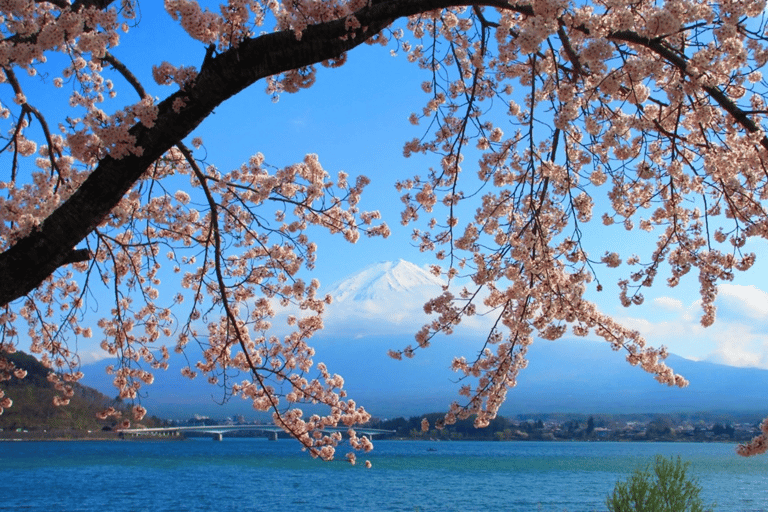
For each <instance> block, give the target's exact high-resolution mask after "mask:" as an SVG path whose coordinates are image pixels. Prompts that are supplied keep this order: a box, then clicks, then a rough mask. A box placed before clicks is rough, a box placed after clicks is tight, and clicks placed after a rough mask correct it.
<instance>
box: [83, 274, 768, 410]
mask: <svg viewBox="0 0 768 512" xmlns="http://www.w3.org/2000/svg"><path fill="white" fill-rule="evenodd" d="M444 285H445V283H444V282H443V281H441V280H440V279H439V278H437V277H435V276H434V275H432V274H431V273H429V272H428V271H427V270H426V269H424V268H422V267H419V266H417V265H414V264H412V263H409V262H407V261H403V260H400V261H397V262H381V263H377V264H374V265H371V266H369V267H367V268H365V269H363V270H362V271H360V272H358V273H355V274H353V275H351V276H349V277H348V278H346V279H344V280H342V281H340V282H338V283H337V284H335V285H334V286H332V287H331V288H330V289H329V290H328V291H327V293H330V294H331V295H332V296H333V298H334V301H333V303H332V304H331V305H329V306H328V308H327V310H326V314H325V317H324V318H325V320H324V322H325V329H324V330H323V331H321V332H320V333H318V334H317V335H316V336H315V337H314V338H313V339H312V340H310V344H311V345H312V346H313V347H314V348H315V349H316V355H315V358H314V359H315V361H316V362H319V361H323V362H324V363H325V364H326V365H327V366H328V369H329V371H331V372H332V373H339V374H340V375H342V376H343V377H344V379H345V386H344V387H345V389H346V390H347V392H348V394H349V397H350V398H353V399H354V400H355V401H356V402H358V403H359V404H361V405H364V406H365V407H366V409H367V410H369V411H370V412H371V413H372V414H374V415H377V416H380V417H394V416H409V415H418V414H423V413H426V412H433V411H444V410H446V409H447V407H448V405H449V404H450V402H451V401H453V400H456V399H457V398H458V394H457V392H458V388H459V384H457V382H456V381H457V377H458V375H457V374H455V373H453V372H451V370H450V364H451V360H452V358H453V357H454V356H465V357H467V359H470V358H472V357H474V356H476V355H477V352H478V351H479V350H480V348H481V347H482V342H483V340H484V339H485V336H486V334H487V331H486V329H483V328H482V326H481V325H480V324H474V325H470V326H469V327H463V328H461V329H458V330H457V331H456V332H455V333H454V334H453V335H451V336H441V337H438V338H437V339H435V340H433V343H432V346H430V347H429V348H427V349H424V350H421V349H420V350H417V354H416V357H415V358H413V359H405V360H402V361H395V360H393V359H391V358H390V357H389V356H388V355H387V351H388V350H389V349H401V348H403V347H405V346H406V345H414V344H415V343H414V334H415V333H416V331H417V330H418V329H419V328H420V327H421V326H422V325H423V324H424V323H425V322H427V321H429V317H428V316H427V315H426V314H425V313H424V310H423V305H424V303H425V302H426V301H427V300H429V299H430V298H432V297H435V296H437V295H439V294H440V293H442V291H443V287H444ZM274 324H275V325H276V326H277V325H279V319H276V321H275V322H274ZM188 355H189V357H190V359H192V358H193V357H194V354H188ZM528 358H529V365H528V368H526V369H524V370H523V371H521V373H520V376H519V380H518V386H517V387H515V388H513V389H511V390H510V391H509V393H508V395H507V401H506V403H505V404H504V406H502V409H501V411H500V413H501V414H504V415H513V414H534V413H549V412H564V413H566V412H574V413H585V414H591V413H633V412H642V413H646V412H658V413H661V412H665V413H669V412H706V411H729V412H753V411H755V410H756V409H759V408H760V407H761V405H763V404H764V403H765V395H764V390H765V389H768V370H758V369H754V368H735V367H730V366H725V365H718V364H713V363H708V362H696V361H691V360H687V359H683V358H681V357H677V356H674V355H671V356H670V357H669V359H668V363H669V364H670V366H672V367H673V368H674V369H675V371H676V372H678V373H681V374H682V375H684V376H685V377H686V378H687V379H688V380H689V381H690V382H691V384H690V386H689V387H687V388H684V389H679V388H669V387H666V386H662V385H660V384H658V383H657V382H656V381H655V380H654V379H653V378H652V377H651V376H650V375H648V374H646V373H644V372H643V371H642V370H640V369H639V368H636V367H631V366H629V365H628V364H627V362H626V361H625V360H624V357H623V355H622V354H620V353H615V352H613V351H612V350H611V348H610V346H609V345H608V344H606V343H603V342H597V341H590V340H583V339H578V340H569V339H562V340H559V341H544V340H536V341H535V343H534V344H533V345H532V346H531V347H530V349H529V352H528ZM173 363H174V361H172V366H171V369H169V370H168V371H167V372H162V373H160V374H159V375H156V378H155V384H153V385H152V386H150V387H148V388H147V391H148V397H147V398H146V399H144V400H143V403H144V404H145V405H146V406H147V407H148V408H149V409H150V410H151V413H152V414H157V415H159V416H164V417H189V416H191V415H192V414H194V413H199V414H205V415H208V416H213V417H223V416H227V415H233V414H244V415H246V416H247V417H251V416H253V415H254V413H253V410H252V409H251V408H250V405H249V404H248V403H247V402H245V401H242V400H239V399H238V400H233V401H231V402H228V403H226V404H225V405H218V404H216V401H217V399H218V398H219V396H217V393H219V395H220V394H221V393H220V392H219V390H217V388H215V387H212V386H209V385H207V384H206V383H205V381H204V379H200V378H198V379H196V380H195V381H189V380H187V379H185V378H183V377H182V376H181V375H180V373H179V368H180V367H181V366H183V365H185V364H186V363H183V364H182V363H180V362H179V361H175V363H176V364H173ZM103 366H104V363H102V364H101V365H99V364H94V365H89V366H87V367H84V368H83V371H84V372H85V373H86V378H85V379H84V382H83V383H84V384H86V385H89V386H92V387H95V388H97V389H99V390H100V391H102V392H104V393H107V394H108V395H109V394H114V390H113V389H112V388H111V384H110V379H109V377H108V376H106V375H105V374H104V370H103ZM763 412H764V411H763Z"/></svg>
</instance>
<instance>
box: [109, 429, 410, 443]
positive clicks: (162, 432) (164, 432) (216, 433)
mask: <svg viewBox="0 0 768 512" xmlns="http://www.w3.org/2000/svg"><path fill="white" fill-rule="evenodd" d="M347 430H349V427H328V428H325V429H323V431H325V432H346V431H347ZM354 430H355V432H357V433H358V434H362V435H367V436H370V437H373V436H375V435H379V434H393V433H395V431H394V430H381V429H376V428H355V429H354ZM245 431H256V432H264V433H265V434H266V435H267V437H268V438H269V439H271V440H272V441H277V434H278V432H285V431H284V430H283V428H282V427H279V426H277V425H202V426H189V427H181V426H180V427H157V428H123V429H117V432H118V433H119V434H121V435H123V436H125V435H128V436H132V437H138V436H158V437H167V436H178V435H179V434H181V433H183V432H201V433H204V434H210V435H211V436H212V437H213V440H214V441H221V440H222V439H223V438H224V434H226V433H227V432H245Z"/></svg>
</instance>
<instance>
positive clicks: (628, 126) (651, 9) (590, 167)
mask: <svg viewBox="0 0 768 512" xmlns="http://www.w3.org/2000/svg"><path fill="white" fill-rule="evenodd" d="M764 8H765V2H764V1H759V0H758V1H755V2H748V3H744V4H739V5H738V6H736V4H734V3H727V4H712V3H707V2H703V1H697V0H691V1H678V0H669V1H665V2H638V3H634V4H631V5H629V4H626V3H619V2H600V3H593V4H584V5H580V6H569V5H568V4H567V3H565V2H558V1H535V2H531V3H530V5H527V4H523V5H515V6H510V7H509V8H508V9H504V8H497V9H489V8H482V7H479V8H478V7H474V8H473V9H466V8H462V7H459V8H450V9H443V10H441V11H432V12H430V13H422V14H419V15H414V16H412V17H411V18H410V19H409V22H408V25H407V28H408V30H409V31H410V32H411V33H412V36H413V38H414V39H415V40H416V41H415V42H414V43H403V44H402V45H401V47H402V48H403V51H405V53H406V54H407V58H408V60H409V61H411V62H414V63H416V64H417V65H419V66H420V67H421V68H423V69H425V71H426V75H427V76H429V77H431V78H430V80H429V81H427V82H425V83H424V84H422V90H423V91H424V93H425V94H426V98H425V100H424V104H425V106H424V108H423V109H422V110H421V113H420V114H417V113H414V114H412V115H411V117H410V121H411V122H412V123H413V124H416V125H419V124H423V125H426V126H429V129H428V130H429V131H427V132H425V133H424V135H423V136H422V137H421V138H416V139H413V140H411V141H410V142H407V143H406V144H405V147H404V151H403V152H404V155H405V156H406V157H408V156H410V155H412V154H417V153H425V154H426V153H434V154H435V155H436V157H437V158H439V160H440V167H439V168H437V169H434V170H431V172H430V173H429V174H428V175H427V176H426V177H424V176H421V177H419V176H417V177H414V178H412V179H406V180H402V181H400V182H399V183H398V188H399V190H400V191H401V192H402V200H403V203H404V208H403V213H402V222H403V224H412V223H413V224H416V226H414V241H415V242H416V243H417V244H418V245H419V247H420V248H421V250H422V251H433V252H434V253H435V257H436V259H437V260H438V262H439V263H442V265H438V266H435V267H434V268H435V269H436V270H435V271H436V272H437V273H438V274H442V275H444V276H446V277H447V278H448V279H449V280H450V282H451V283H454V282H455V281H456V280H455V278H454V276H456V275H462V276H466V277H468V278H470V279H471V282H470V284H468V285H461V284H456V286H457V287H459V288H461V290H460V292H459V293H453V292H452V291H446V292H444V293H443V294H442V295H441V296H439V297H435V298H434V299H433V300H430V301H429V302H428V303H427V304H426V305H425V312H426V313H428V314H431V315H432V320H431V321H430V323H428V324H427V325H425V326H424V327H423V329H422V330H421V331H420V332H418V333H417V334H416V342H417V344H416V346H407V347H405V348H402V349H400V350H391V351H390V355H391V356H392V357H395V358H401V357H403V356H406V357H414V355H415V354H416V353H417V351H418V350H420V349H424V348H426V347H428V346H429V345H430V342H431V341H432V340H433V339H434V338H435V337H436V336H438V335H440V334H441V333H442V334H450V333H452V332H453V331H454V330H455V329H456V326H457V325H459V324H460V323H461V322H462V321H464V320H465V319H467V318H468V317H472V316H475V315H478V314H482V315H483V316H485V317H489V316H490V317H491V318H493V319H494V321H493V322H492V323H491V326H490V328H489V330H488V332H487V335H486V336H485V341H484V344H483V348H482V350H481V351H480V353H479V355H477V356H476V357H473V358H471V359H468V358H465V357H457V358H455V359H454V360H453V363H452V368H453V370H454V371H455V372H457V373H458V375H459V379H460V381H461V387H460V389H459V395H460V398H461V399H460V400H459V401H457V402H455V403H454V404H453V405H452V406H451V408H450V410H449V411H448V413H447V414H446V417H445V422H446V423H451V422H453V421H456V420H457V419H460V418H467V417H469V416H470V415H476V418H477V419H476V424H477V425H479V426H482V425H486V424H488V422H489V421H490V420H491V419H492V418H494V417H495V415H496V413H497V411H498V407H499V406H500V405H501V403H502V402H503V401H504V400H505V398H506V393H507V390H508V389H509V388H510V387H513V386H515V385H516V383H517V376H518V372H519V371H521V370H522V369H523V368H525V366H526V364H527V359H526V358H527V351H528V347H529V346H530V345H531V344H532V343H534V342H535V339H536V338H537V337H539V338H544V339H558V338H561V337H563V336H564V335H566V334H567V333H568V332H569V331H570V332H572V333H573V334H574V335H576V336H588V335H590V334H594V335H597V336H599V337H601V338H603V339H605V340H606V341H607V342H608V343H609V344H610V346H611V347H612V348H613V349H614V350H621V351H623V352H624V353H625V355H626V359H627V361H628V363H629V364H631V365H638V366H640V367H641V368H643V369H644V370H646V371H647V372H649V373H651V374H653V375H654V376H655V378H656V379H657V380H659V381H660V382H662V383H665V384H668V385H674V386H685V385H686V384H687V381H686V380H685V378H684V377H682V376H680V375H677V374H675V373H674V371H672V369H670V368H669V367H667V366H666V364H665V363H664V360H665V358H666V354H667V353H666V349H665V348H664V347H660V348H652V347H648V346H647V345H646V343H645V340H644V339H643V338H642V336H641V335H640V333H638V332H636V331H633V330H631V329H628V328H626V327H624V326H622V325H621V324H620V323H618V322H616V321H615V320H613V319H612V318H610V317H609V316H607V315H605V314H603V313H601V312H600V311H599V310H598V308H597V307H596V305H595V304H594V303H592V302H590V301H587V300H586V299H585V294H586V292H587V291H589V290H592V289H594V290H596V291H601V290H603V289H604V286H603V283H601V282H600V268H601V267H608V268H616V269H628V270H627V271H626V272H627V274H628V275H627V276H626V277H623V278H621V279H620V280H619V281H618V283H617V287H616V290H617V291H618V293H617V295H618V299H619V301H620V302H621V303H622V304H623V305H624V306H627V307H631V306H632V305H637V304H642V303H643V300H644V296H643V293H642V290H643V288H647V287H650V286H652V285H654V284H655V283H656V282H657V280H658V279H657V278H660V279H662V282H663V281H664V280H666V283H667V284H668V285H669V286H676V285H677V284H678V283H680V282H681V280H683V279H685V278H686V276H687V274H689V273H692V272H695V273H697V274H698V283H699V286H700V295H701V308H702V316H701V323H702V325H703V326H709V325H711V324H712V323H713V322H714V321H715V316H716V310H715V306H714V301H715V298H716V296H717V285H718V283H720V282H723V281H729V280H731V279H733V276H734V273H735V272H736V271H737V270H738V271H744V270H747V269H749V268H750V267H751V266H752V265H753V263H754V261H755V258H756V256H755V255H754V254H753V253H751V252H748V251H746V250H745V247H746V244H747V240H748V239H749V238H751V237H761V238H768V214H767V213H768V212H767V211H766V208H765V206H764V203H765V200H766V198H768V179H766V173H765V169H766V164H768V138H766V136H765V134H764V131H763V128H762V126H761V122H762V121H763V119H762V117H763V113H764V101H763V99H762V98H764V96H765V94H766V91H765V88H764V86H765V84H764V83H761V85H759V86H758V85H757V84H759V83H760V79H761V76H760V75H758V74H756V73H759V71H758V68H760V67H761V66H763V65H764V64H765V62H766V55H768V54H766V49H767V48H766V44H765V39H764V34H765V33H766V29H767V28H768V26H766V24H765V21H764V20H761V18H760V16H762V12H763V10H764ZM736 12H738V14H735V13H736ZM750 18H752V19H750ZM755 18H757V19H755ZM435 41H440V43H439V44H438V43H435ZM519 91H522V92H519ZM521 100H522V101H521ZM496 104H503V105H505V106H507V108H506V112H504V111H503V110H504V109H501V111H499V110H497V109H495V108H492V107H495V106H496ZM505 113H506V114H507V115H506V119H505V116H504V115H503V114H505ZM501 122H504V123H505V126H503V131H502V126H500V123H501ZM470 155H472V156H474V157H476V163H474V164H467V162H466V160H468V158H466V157H468V156H470ZM466 168H470V169H471V171H470V172H468V171H467V170H465V169H466ZM468 201H469V202H468ZM460 216H461V218H459V217H460ZM594 219H599V220H598V222H602V223H603V224H604V225H606V226H613V225H618V226H620V228H619V229H621V228H623V230H626V231H628V232H632V231H634V230H638V229H639V230H642V231H644V232H649V233H655V234H656V236H657V242H656V245H655V247H654V248H653V250H651V251H649V254H645V255H637V254H622V252H623V251H621V250H618V247H620V245H619V244H615V243H610V244H607V243H606V244H605V245H604V246H600V245H599V241H597V240H596V241H591V240H587V239H586V235H584V233H585V232H586V231H585V230H583V226H585V225H586V224H587V223H590V222H594ZM606 229H608V228H606ZM612 229H613V228H612ZM595 247H597V252H596V253H595ZM595 254H596V255H595ZM601 255H602V256H601ZM662 276H663V277H662ZM462 287H463V288H462ZM758 441H759V442H762V443H764V444H765V440H764V439H762V441H760V440H758ZM745 450H746V449H745Z"/></svg>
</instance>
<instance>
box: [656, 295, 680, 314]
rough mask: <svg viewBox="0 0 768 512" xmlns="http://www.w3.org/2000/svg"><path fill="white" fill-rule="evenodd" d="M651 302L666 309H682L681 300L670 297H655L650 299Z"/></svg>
mask: <svg viewBox="0 0 768 512" xmlns="http://www.w3.org/2000/svg"><path fill="white" fill-rule="evenodd" d="M651 304H652V305H653V306H655V307H657V308H660V309H664V310H666V311H682V309H683V303H682V301H679V300H677V299H673V298H672V297H657V298H655V299H653V300H652V301H651Z"/></svg>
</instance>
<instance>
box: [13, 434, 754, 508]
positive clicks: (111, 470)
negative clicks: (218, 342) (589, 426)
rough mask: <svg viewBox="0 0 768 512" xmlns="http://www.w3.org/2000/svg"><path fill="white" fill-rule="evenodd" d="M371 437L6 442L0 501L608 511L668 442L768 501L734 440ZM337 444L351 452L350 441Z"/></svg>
mask: <svg viewBox="0 0 768 512" xmlns="http://www.w3.org/2000/svg"><path fill="white" fill-rule="evenodd" d="M375 445H376V449H375V450H374V451H373V452H371V453H369V454H367V455H360V456H359V457H358V464H357V465H356V466H351V465H350V464H348V463H346V462H342V461H338V462H322V461H318V460H313V459H311V458H310V457H309V456H307V455H306V454H304V453H302V452H301V451H300V450H299V448H298V445H297V443H295V442H293V441H290V440H282V439H281V440H280V441H277V442H271V441H266V440H261V439H235V438H225V439H224V441H222V442H214V441H212V440H210V439H204V438H199V439H190V440H186V441H104V442H96V441H90V442H79V441H71V442H44V441H39V442H35V441H33V442H2V443H0V481H2V491H0V492H1V493H2V494H1V496H2V498H1V500H2V501H0V509H3V510H20V511H46V512H48V511H50V510H67V511H96V510H98V511H105V510H109V511H156V510H160V511H181V510H189V511H211V510H227V511H239V510H254V511H262V510H263V511H271V510H290V511H304V510H306V511H319V510H334V511H353V510H355V511H357V510H363V511H420V512H428V511H438V510H439V511H462V512H464V511H475V510H477V511H483V512H486V511H558V512H560V511H564V510H567V511H569V512H579V511H593V510H598V511H604V510H606V509H605V505H604V501H605V496H606V495H607V494H608V493H609V492H610V491H611V490H612V489H613V485H614V483H615V482H616V480H618V479H619V478H623V477H626V476H627V475H628V474H629V473H631V472H632V470H633V469H634V468H636V467H637V466H639V465H644V464H645V463H647V462H648V461H651V460H653V457H654V456H655V455H656V454H662V455H666V456H669V455H674V456H677V455H680V456H681V457H682V458H683V459H684V460H687V461H690V462H691V468H690V470H689V473H690V474H691V475H692V476H695V477H697V478H698V479H699V482H700V484H701V485H702V486H703V488H704V489H703V493H702V494H703V497H704V498H705V501H706V502H707V503H710V502H713V501H714V502H716V503H717V507H716V510H723V511H740V512H741V511H768V457H766V456H763V457H757V458H751V459H744V458H741V457H738V456H737V455H736V454H735V452H734V448H735V447H734V445H728V444H715V443H711V444H696V443H578V442H481V441H477V442H474V441H467V442H428V441H377V442H375ZM337 453H339V457H340V458H343V456H344V453H346V452H345V450H344V447H342V448H341V450H340V452H337ZM366 459H368V460H370V461H371V462H372V464H373V467H372V468H371V469H366V468H365V467H364V464H363V463H364V461H365V460H366Z"/></svg>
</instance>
